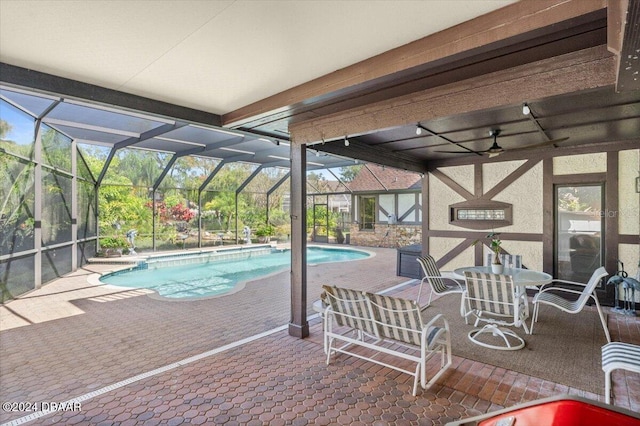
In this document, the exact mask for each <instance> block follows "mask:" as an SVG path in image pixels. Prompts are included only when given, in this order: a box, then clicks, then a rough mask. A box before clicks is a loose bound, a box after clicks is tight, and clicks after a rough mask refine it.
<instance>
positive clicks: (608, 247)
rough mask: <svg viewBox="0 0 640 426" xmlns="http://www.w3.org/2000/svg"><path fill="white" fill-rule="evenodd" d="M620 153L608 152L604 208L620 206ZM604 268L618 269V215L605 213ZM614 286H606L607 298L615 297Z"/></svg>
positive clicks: (609, 269) (610, 271) (617, 207)
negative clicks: (610, 215) (611, 215)
mask: <svg viewBox="0 0 640 426" xmlns="http://www.w3.org/2000/svg"><path fill="white" fill-rule="evenodd" d="M618 181H619V177H618V153H617V152H607V173H606V177H605V184H604V196H605V202H604V206H603V207H604V208H610V207H612V208H615V209H616V210H617V209H619V208H620V206H619V203H618V200H619V199H620V198H619V197H618V188H619V182H618ZM603 218H604V241H605V246H604V265H603V266H604V268H605V269H606V270H607V272H609V274H610V275H613V274H615V272H616V271H617V270H618V264H617V260H618V242H619V240H618V229H619V228H618V215H613V217H609V216H608V215H604V216H603ZM612 287H613V286H606V288H605V290H606V294H607V299H609V298H615V295H614V289H613V288H612Z"/></svg>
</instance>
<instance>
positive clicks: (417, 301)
mask: <svg viewBox="0 0 640 426" xmlns="http://www.w3.org/2000/svg"><path fill="white" fill-rule="evenodd" d="M423 284H424V279H422V281H420V287H418V297H417V298H416V303H417V304H420V296H421V295H422V285H423ZM429 303H431V297H429ZM429 303H427V306H429Z"/></svg>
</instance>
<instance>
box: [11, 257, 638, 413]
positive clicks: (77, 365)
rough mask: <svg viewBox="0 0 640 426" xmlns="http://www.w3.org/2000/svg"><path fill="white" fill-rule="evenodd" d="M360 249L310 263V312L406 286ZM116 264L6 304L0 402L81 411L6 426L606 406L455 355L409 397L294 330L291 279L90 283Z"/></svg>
mask: <svg viewBox="0 0 640 426" xmlns="http://www.w3.org/2000/svg"><path fill="white" fill-rule="evenodd" d="M363 249H366V250H370V251H372V252H374V253H375V254H376V256H375V257H373V258H370V259H365V260H360V261H357V262H346V263H341V264H340V267H336V266H335V264H320V265H315V266H311V267H309V268H308V277H307V279H308V309H307V310H308V314H309V315H313V314H314V311H313V310H312V303H313V302H314V301H315V300H316V299H317V298H318V296H319V295H320V288H321V286H322V285H323V284H339V285H345V286H352V287H358V288H367V289H368V290H370V291H380V290H384V289H387V288H390V287H393V286H396V285H398V284H402V283H407V282H408V281H409V280H408V279H407V278H404V277H397V276H396V275H395V270H396V268H395V266H396V251H395V250H393V249H382V248H363ZM119 267H121V266H118V265H114V264H92V265H88V266H86V267H85V268H83V269H82V270H79V271H77V272H75V273H73V274H70V275H69V276H67V277H64V278H62V279H59V280H56V281H55V282H53V283H50V284H48V285H46V286H44V287H43V288H41V289H39V290H36V291H34V292H31V293H29V294H27V295H25V296H23V297H20V298H18V299H16V300H14V301H11V302H9V303H7V304H5V305H2V306H0V349H1V350H2V355H1V356H0V374H1V376H0V385H1V386H0V400H1V401H2V402H58V403H61V402H67V401H72V402H76V403H79V404H80V406H77V405H76V406H73V405H71V406H70V407H71V408H80V410H76V411H74V410H73V409H72V410H71V411H66V412H55V413H49V414H45V413H44V412H42V411H36V412H24V411H22V412H20V411H18V412H7V411H3V412H1V413H0V422H11V421H16V420H20V421H23V420H25V421H26V420H29V422H28V423H27V424H91V425H93V424H96V425H112V424H118V425H134V424H149V425H151V424H171V425H178V424H270V425H278V424H282V425H284V424H291V425H304V424H354V425H356V424H434V425H442V424H445V423H447V422H448V421H452V420H455V419H460V418H465V417H469V416H474V415H478V414H482V413H486V412H489V411H494V410H496V409H499V408H502V407H508V406H511V405H514V404H518V403H521V402H526V401H531V400H534V399H538V398H541V397H546V396H552V395H556V394H560V393H570V394H574V395H581V396H585V397H587V398H590V399H595V400H600V401H602V400H603V396H602V395H595V394H589V393H586V392H584V391H582V390H579V389H572V388H567V387H566V386H563V385H559V384H556V383H551V382H547V381H543V380H541V379H537V378H534V377H529V376H526V375H523V374H520V373H516V372H514V371H511V370H509V369H508V366H502V367H494V366H490V365H486V364H481V363H478V362H475V361H470V360H466V359H463V358H459V357H456V356H454V365H453V368H452V369H451V372H450V373H447V374H446V375H445V376H444V377H443V378H442V379H441V380H440V381H439V382H438V384H437V385H436V386H434V387H433V388H432V389H431V390H428V391H424V392H420V391H419V392H418V395H417V396H415V397H413V396H411V378H410V377H409V376H407V375H403V374H398V373H397V372H395V371H392V370H389V369H386V368H382V367H380V366H377V365H375V364H371V363H367V362H365V361H361V360H357V359H349V358H344V360H343V361H341V362H340V363H337V362H336V363H332V364H331V365H330V366H328V367H327V366H326V365H325V356H324V353H323V350H322V325H321V323H320V321H319V319H317V318H315V317H314V318H312V319H310V332H311V335H310V336H309V338H307V339H296V338H294V337H291V336H289V334H288V332H287V325H288V322H289V317H290V291H289V285H290V283H289V273H288V272H286V271H285V272H283V273H279V274H276V275H273V276H270V277H268V278H267V279H262V280H256V281H253V282H249V283H247V285H246V287H245V289H244V290H242V291H240V292H238V293H234V294H230V295H227V296H218V297H212V298H207V299H202V300H189V301H170V300H166V299H158V298H152V297H148V296H149V290H131V289H123V288H118V287H113V286H107V285H93V284H90V283H89V281H88V277H89V276H91V275H93V274H96V273H104V272H106V271H111V270H114V269H116V268H119ZM608 322H609V329H610V332H611V335H612V340H614V341H625V342H628V343H635V344H640V319H638V318H637V317H627V316H614V315H609V320H608ZM586 374H588V373H586ZM613 378H614V392H615V395H616V400H615V404H616V405H617V406H620V407H624V408H628V409H631V410H633V411H640V380H638V375H637V374H635V375H634V374H632V373H624V372H620V371H617V372H614V374H613ZM603 389H604V383H603ZM28 415H30V417H28V418H25V416H28ZM14 424H18V422H17V421H16V422H15V423H14ZM23 424H24V423H23Z"/></svg>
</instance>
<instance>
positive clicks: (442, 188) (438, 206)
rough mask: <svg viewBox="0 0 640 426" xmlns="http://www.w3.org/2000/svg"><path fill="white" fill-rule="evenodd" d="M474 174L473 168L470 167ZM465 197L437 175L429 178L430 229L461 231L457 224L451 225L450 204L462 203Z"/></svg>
mask: <svg viewBox="0 0 640 426" xmlns="http://www.w3.org/2000/svg"><path fill="white" fill-rule="evenodd" d="M470 170H471V171H470V173H471V176H473V169H470ZM462 201H464V198H463V197H461V196H460V195H458V193H456V192H455V191H454V190H453V189H451V188H449V187H448V186H447V185H445V184H444V183H443V182H442V181H441V180H440V179H438V178H437V177H434V176H431V177H430V178H429V204H428V208H429V229H434V230H439V231H442V230H451V231H459V230H460V228H459V227H457V226H453V225H449V219H448V218H449V205H450V204H454V203H460V202H462Z"/></svg>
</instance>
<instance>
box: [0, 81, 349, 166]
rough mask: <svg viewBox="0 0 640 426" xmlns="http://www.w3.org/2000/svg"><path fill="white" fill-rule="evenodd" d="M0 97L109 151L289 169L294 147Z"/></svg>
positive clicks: (54, 101) (40, 99) (328, 162)
mask: <svg viewBox="0 0 640 426" xmlns="http://www.w3.org/2000/svg"><path fill="white" fill-rule="evenodd" d="M0 97H1V98H2V99H3V100H5V101H6V102H8V103H10V104H12V105H13V106H15V107H17V108H19V109H21V110H23V111H24V112H26V113H28V114H29V115H31V116H33V117H34V118H36V119H37V118H40V119H42V122H43V123H45V124H47V125H48V126H50V127H52V128H55V129H56V130H58V131H60V132H61V133H63V134H65V135H67V136H68V137H69V138H71V139H74V140H75V141H76V142H78V143H84V144H90V145H99V146H104V147H108V148H110V149H113V148H117V149H123V148H136V149H145V150H153V151H161V152H167V153H170V154H175V155H177V156H178V157H182V156H186V155H194V156H200V157H206V158H212V159H217V160H220V161H222V162H225V163H232V162H246V163H253V164H257V165H260V166H262V167H280V168H289V167H290V160H289V143H288V142H287V141H284V140H280V139H277V138H274V137H270V136H261V135H259V134H253V133H248V132H243V131H240V130H227V129H223V128H221V127H217V126H208V125H205V124H200V123H197V124H196V123H193V122H188V121H181V120H177V119H174V118H168V117H161V116H158V115H151V114H143V113H140V112H136V111H132V110H126V109H123V108H115V107H107V106H103V105H98V104H91V103H88V102H86V101H77V100H73V99H68V98H63V97H57V96H53V95H48V94H43V93H36V92H29V91H26V90H23V89H16V88H12V87H5V86H2V87H0ZM353 164H354V160H352V159H347V158H344V157H339V156H334V155H328V154H324V153H323V154H322V155H321V156H320V155H314V156H313V157H311V156H310V159H309V161H307V170H320V169H327V168H336V167H344V166H347V165H353Z"/></svg>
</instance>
